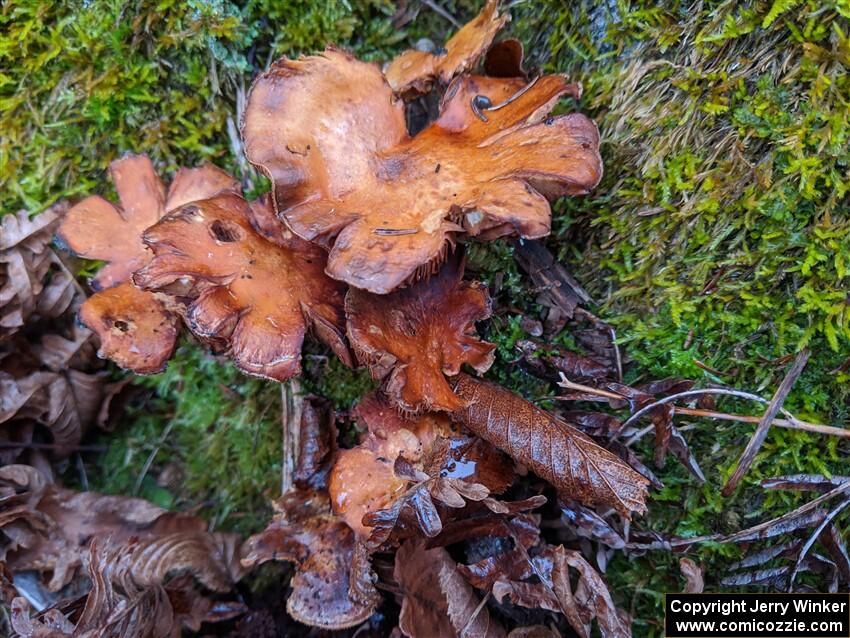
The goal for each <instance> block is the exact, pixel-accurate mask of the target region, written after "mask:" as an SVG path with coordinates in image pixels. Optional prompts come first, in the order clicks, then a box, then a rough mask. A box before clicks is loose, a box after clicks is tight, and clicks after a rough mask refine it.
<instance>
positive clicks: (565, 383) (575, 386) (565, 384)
mask: <svg viewBox="0 0 850 638" xmlns="http://www.w3.org/2000/svg"><path fill="white" fill-rule="evenodd" d="M559 374H560V375H561V380H560V381H558V385H559V386H561V387H562V388H564V389H565V390H578V391H579V392H586V393H587V394H595V395H596V396H600V397H605V398H608V399H614V400H615V401H624V400H625V397H623V395H622V394H617V393H616V392H608V390H600V389H599V388H593V387H591V386H589V385H582V384H581V383H575V382H574V381H570V380H569V379H568V378H567V377H566V375H565V374H564V373H563V372H560V373H559ZM556 398H560V397H556Z"/></svg>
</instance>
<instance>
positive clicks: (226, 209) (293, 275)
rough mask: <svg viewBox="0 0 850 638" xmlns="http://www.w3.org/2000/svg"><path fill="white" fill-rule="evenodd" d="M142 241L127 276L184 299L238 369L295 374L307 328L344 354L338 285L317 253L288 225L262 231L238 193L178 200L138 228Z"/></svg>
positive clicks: (197, 323) (197, 325) (200, 330)
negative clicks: (147, 255) (149, 255)
mask: <svg viewBox="0 0 850 638" xmlns="http://www.w3.org/2000/svg"><path fill="white" fill-rule="evenodd" d="M262 206H263V204H262V203H259V202H258V203H256V204H254V208H255V209H256V208H257V207H262ZM144 241H145V243H146V244H147V245H148V246H150V248H151V249H152V250H153V252H154V254H155V257H154V258H153V259H152V260H151V262H150V263H149V264H148V265H147V266H145V267H144V268H142V269H140V270H139V271H138V272H136V274H135V276H134V281H135V283H136V285H138V286H140V287H141V288H143V289H145V290H157V291H161V292H166V293H168V294H174V295H179V296H180V297H185V298H186V299H188V300H189V302H188V306H187V309H186V322H187V324H188V325H189V328H190V329H191V330H192V332H194V333H195V334H196V335H198V336H199V337H201V338H202V339H206V340H212V341H214V342H217V343H223V344H225V345H226V349H227V352H228V355H229V356H230V358H231V359H233V362H234V363H235V364H236V366H237V367H238V368H239V369H241V370H242V371H244V372H247V373H249V374H253V375H256V376H261V377H266V378H270V379H275V380H277V381H285V380H286V379H289V378H290V377H292V376H294V375H296V374H298V373H299V371H300V369H301V344H302V342H303V340H304V336H305V334H306V332H307V329H308V327H313V328H314V331H315V333H316V336H317V337H319V338H320V339H322V340H323V341H325V343H327V344H328V345H329V346H330V347H331V348H332V349H333V351H334V352H335V353H336V354H337V355H338V356H339V357H340V359H342V361H343V362H344V363H346V364H350V363H351V357H350V354H349V353H348V348H347V346H346V344H345V339H344V336H343V327H342V325H343V316H342V306H343V294H344V288H343V287H342V286H341V284H339V283H337V282H335V281H333V280H331V279H330V278H328V277H327V276H326V275H325V274H324V272H323V268H324V263H325V256H324V254H323V253H322V251H321V250H320V249H319V248H317V247H315V246H312V245H311V244H309V243H307V242H305V241H303V240H301V239H299V238H298V237H295V236H293V235H291V234H289V233H284V232H282V233H281V234H280V236H279V238H278V241H277V242H275V241H272V240H270V239H268V238H267V237H266V235H265V234H262V233H261V232H259V231H258V230H257V229H256V228H255V226H254V212H253V210H252V205H251V204H249V203H248V202H247V201H245V200H244V199H243V198H242V197H240V196H238V195H234V194H223V195H218V196H216V197H213V198H211V199H206V200H201V201H196V202H194V203H191V204H188V205H186V206H184V207H182V208H179V209H177V210H175V211H173V212H171V213H169V214H168V215H167V216H165V217H164V218H162V219H161V220H160V221H159V222H158V223H157V224H156V225H154V226H152V227H151V228H149V229H147V230H146V231H145V233H144Z"/></svg>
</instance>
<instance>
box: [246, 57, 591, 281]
mask: <svg viewBox="0 0 850 638" xmlns="http://www.w3.org/2000/svg"><path fill="white" fill-rule="evenodd" d="M578 93H579V88H578V87H577V86H576V85H571V84H569V83H568V82H567V80H566V78H565V77H563V76H556V75H551V76H544V77H541V78H539V79H538V80H536V81H535V82H534V83H533V85H531V84H529V85H526V86H523V83H522V81H521V80H504V79H488V78H477V77H472V76H464V77H460V78H458V79H457V80H455V82H454V83H453V84H452V85H451V86H450V87H449V89H448V90H447V92H446V96H445V98H444V100H443V103H442V106H441V115H440V117H439V119H438V120H437V121H436V122H434V123H433V124H431V125H430V126H429V127H428V128H426V129H425V130H423V131H422V132H420V133H419V134H417V135H416V136H415V137H413V138H411V137H410V136H409V135H408V133H407V129H406V125H405V118H404V108H403V105H402V104H401V102H399V101H396V100H394V99H393V91H392V89H391V88H390V86H389V85H388V84H387V82H386V80H385V79H384V77H383V75H382V73H381V72H380V70H379V69H378V68H377V67H376V66H375V65H372V64H367V63H364V62H359V61H357V60H356V59H354V58H353V57H351V56H350V55H348V54H346V53H343V52H341V51H337V50H333V49H329V50H327V51H325V53H324V54H322V55H319V56H312V57H306V58H302V59H300V60H285V59H281V60H278V61H277V62H275V63H274V64H273V65H272V67H271V68H270V69H269V70H268V71H266V72H265V73H263V74H262V75H260V76H259V77H258V78H257V80H256V81H255V82H254V86H253V88H252V90H251V94H250V96H249V99H248V106H247V108H246V112H245V117H244V121H243V125H242V134H243V137H244V139H245V148H246V154H247V156H248V159H249V160H250V161H251V162H252V163H254V164H255V165H256V166H257V167H258V168H259V169H260V170H262V172H263V173H264V174H266V175H267V176H268V177H269V178H270V179H271V180H272V182H273V185H274V188H273V196H274V201H275V208H276V210H277V212H278V213H279V214H280V215H281V216H282V217H284V218H285V220H286V222H287V224H288V225H289V227H290V228H292V230H293V231H294V232H295V233H296V234H298V235H299V236H301V237H303V238H305V239H308V240H311V241H316V242H319V243H321V244H322V245H324V246H326V247H327V248H328V249H329V250H330V254H329V257H328V265H327V272H328V274H329V275H330V276H332V277H334V278H336V279H340V280H342V281H346V282H348V283H350V284H351V285H352V286H355V287H357V288H363V289H365V290H368V291H370V292H373V293H377V294H385V293H388V292H390V291H392V290H394V289H395V288H397V287H399V286H400V285H402V284H403V283H405V282H408V281H410V280H412V279H414V278H416V277H417V275H422V274H425V273H429V272H431V271H432V270H433V268H434V265H435V264H437V263H439V262H441V261H442V260H443V259H444V258H445V256H446V254H447V252H448V247H449V245H450V244H452V243H453V242H454V241H455V239H456V238H457V237H458V236H461V235H470V236H476V237H479V238H481V239H487V240H489V239H495V238H498V237H502V236H507V235H517V236H521V237H527V238H533V237H542V236H544V235H546V234H547V233H548V232H549V228H550V208H549V203H548V201H547V198H549V199H552V198H556V197H559V196H562V195H577V194H583V193H586V192H588V191H589V190H590V189H592V188H593V187H594V186H595V185H596V184H597V183H598V181H599V179H600V178H601V175H602V163H601V159H600V156H599V149H598V145H599V135H598V132H597V130H596V126H595V125H594V124H593V122H591V121H590V120H589V119H587V118H586V117H585V116H583V115H580V114H576V113H574V114H570V115H563V116H555V117H548V113H549V112H550V111H551V110H552V108H553V107H554V106H555V103H556V102H557V101H558V99H559V98H560V97H561V96H563V95H566V94H571V95H578ZM505 95H508V96H509V97H510V98H513V99H503V97H504V96H505ZM473 101H474V104H475V108H476V110H477V115H476V112H473V106H472V105H473ZM488 105H489V106H488ZM496 106H498V107H499V108H495V107H496ZM317 114H320V115H317Z"/></svg>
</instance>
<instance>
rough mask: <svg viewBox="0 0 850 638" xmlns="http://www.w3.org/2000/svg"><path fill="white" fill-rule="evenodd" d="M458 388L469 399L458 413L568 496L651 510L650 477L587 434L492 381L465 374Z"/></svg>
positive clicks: (626, 508)
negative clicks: (466, 405) (649, 495)
mask: <svg viewBox="0 0 850 638" xmlns="http://www.w3.org/2000/svg"><path fill="white" fill-rule="evenodd" d="M455 392H456V393H457V394H458V395H459V396H460V397H461V398H462V399H464V400H466V401H467V402H468V403H469V405H468V407H467V408H465V409H463V410H460V411H458V412H456V413H454V414H453V418H454V419H456V420H457V421H458V422H460V423H462V424H463V425H465V426H466V427H467V428H469V430H470V431H472V432H473V433H475V434H477V435H478V436H480V437H481V438H483V439H486V440H487V441H489V442H490V443H492V444H493V445H495V446H496V447H498V448H499V449H501V450H503V451H505V452H507V453H508V454H509V455H510V456H511V457H512V458H513V459H514V460H515V461H517V462H518V463H522V464H524V465H526V466H527V467H528V468H529V469H531V470H532V471H533V472H534V473H535V474H537V475H538V476H540V477H541V478H543V479H545V480H547V481H549V482H550V483H551V484H552V485H554V486H555V488H556V489H557V490H558V491H559V492H560V493H562V494H563V495H564V496H565V497H566V498H573V499H576V500H578V501H581V502H583V503H586V504H590V505H607V506H609V507H613V508H615V509H616V510H617V511H618V512H620V513H621V514H622V515H623V516H626V517H630V516H631V514H632V513H633V512H636V513H638V514H642V513H643V512H644V511H646V502H645V501H646V490H647V484H648V481H647V480H646V479H645V478H644V477H643V476H641V475H640V474H638V473H637V472H635V471H634V470H633V469H632V468H631V467H629V466H628V465H626V464H625V463H624V462H623V461H621V460H620V459H619V458H618V457H617V456H615V455H614V454H612V453H611V452H608V451H607V450H605V449H604V448H602V447H600V446H599V445H597V444H596V443H594V442H593V440H592V439H591V438H590V437H588V436H587V435H585V434H583V433H581V432H579V431H578V430H576V429H575V428H573V427H572V426H570V425H568V424H566V423H564V422H562V421H559V420H558V419H556V418H555V417H554V416H552V415H551V414H549V413H547V412H545V411H543V410H541V409H540V408H538V407H536V406H534V405H532V404H531V403H529V402H528V401H526V400H525V399H523V398H522V397H520V396H518V395H516V394H513V393H512V392H510V391H508V390H505V389H504V388H502V387H501V386H498V385H495V384H493V383H490V382H487V381H480V380H476V379H474V378H472V377H470V376H467V375H464V374H461V375H459V376H458V378H457V382H456V384H455Z"/></svg>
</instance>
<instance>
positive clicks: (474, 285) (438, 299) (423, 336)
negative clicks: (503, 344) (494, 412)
mask: <svg viewBox="0 0 850 638" xmlns="http://www.w3.org/2000/svg"><path fill="white" fill-rule="evenodd" d="M462 275H463V264H462V262H461V260H460V259H458V258H453V259H451V260H449V261H448V262H447V263H446V264H445V265H444V266H443V267H442V268H441V269H440V272H439V274H437V275H436V276H434V277H431V278H430V279H427V280H422V281H419V282H418V283H416V284H414V285H412V286H410V287H409V288H402V289H401V290H397V291H396V292H393V293H390V294H388V295H375V294H372V293H369V292H365V291H363V290H357V289H355V288H352V289H350V290H349V291H348V295H347V296H346V300H345V314H346V318H347V319H346V321H347V327H348V338H349V341H350V342H351V345H352V347H353V349H354V351H355V353H356V355H357V358H358V360H359V361H360V362H361V363H363V364H365V365H368V366H369V369H370V371H371V372H372V376H373V377H375V378H376V379H383V380H384V389H385V391H386V392H387V394H388V395H389V397H390V398H391V399H392V400H393V401H394V402H395V403H396V405H398V406H399V407H400V408H401V409H402V410H404V411H406V412H409V413H417V412H421V411H422V410H444V411H448V412H452V411H454V410H459V409H460V408H461V407H463V406H464V405H465V403H464V402H463V401H462V400H461V399H460V398H458V396H457V395H456V394H455V393H454V391H453V390H452V388H451V387H450V386H449V384H448V383H447V382H446V379H445V375H449V376H453V375H456V374H457V373H458V372H460V369H461V366H462V365H463V364H468V365H470V366H472V367H473V368H474V369H475V370H476V371H478V372H479V373H483V372H485V371H486V370H487V369H488V368H489V367H490V365H492V363H493V350H494V349H495V346H494V345H493V344H490V343H486V342H484V341H481V340H480V339H478V337H477V336H476V334H475V322H476V321H481V320H483V319H487V318H488V317H489V316H490V312H491V302H490V295H489V294H488V293H487V288H486V286H484V285H483V284H482V283H480V282H467V281H462V280H461V277H462Z"/></svg>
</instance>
